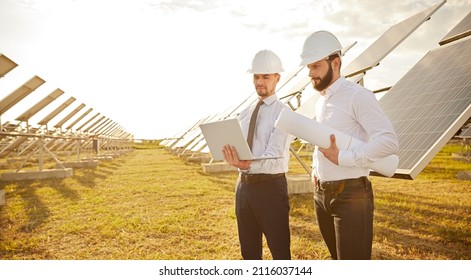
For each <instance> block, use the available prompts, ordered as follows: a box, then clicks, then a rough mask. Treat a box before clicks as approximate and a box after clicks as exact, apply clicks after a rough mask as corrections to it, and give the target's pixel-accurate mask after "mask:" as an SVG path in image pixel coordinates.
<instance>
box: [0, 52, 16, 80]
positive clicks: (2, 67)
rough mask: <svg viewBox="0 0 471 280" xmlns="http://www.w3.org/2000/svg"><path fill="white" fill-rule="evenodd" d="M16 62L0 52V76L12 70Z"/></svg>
mask: <svg viewBox="0 0 471 280" xmlns="http://www.w3.org/2000/svg"><path fill="white" fill-rule="evenodd" d="M16 66H18V64H16V62H14V61H13V60H11V59H9V58H8V57H6V56H5V55H4V54H2V53H0V78H2V77H3V76H5V75H6V74H7V73H8V72H10V71H11V70H13V69H14V68H15V67H16Z"/></svg>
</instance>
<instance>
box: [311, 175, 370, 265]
mask: <svg viewBox="0 0 471 280" xmlns="http://www.w3.org/2000/svg"><path fill="white" fill-rule="evenodd" d="M314 204H315V210H316V215H317V223H318V225H319V230H320V232H321V235H322V238H323V239H324V241H325V243H326V244H327V247H328V248H329V252H330V254H331V257H332V259H339V260H367V259H371V247H372V244H373V210H374V196H373V190H372V187H371V182H370V181H369V180H368V179H367V178H366V177H361V178H358V179H348V180H342V181H331V182H326V183H322V182H318V184H317V187H316V188H315V190H314Z"/></svg>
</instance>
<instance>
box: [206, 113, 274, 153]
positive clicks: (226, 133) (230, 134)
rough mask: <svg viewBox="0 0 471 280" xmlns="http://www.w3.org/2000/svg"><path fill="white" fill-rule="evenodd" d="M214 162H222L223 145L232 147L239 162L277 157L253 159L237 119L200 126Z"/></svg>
mask: <svg viewBox="0 0 471 280" xmlns="http://www.w3.org/2000/svg"><path fill="white" fill-rule="evenodd" d="M200 129H201V131H202V132H203V135H204V138H205V140H206V143H207V144H208V147H209V150H210V151H211V155H212V156H213V159H214V160H224V153H223V152H222V150H223V147H224V145H231V146H234V147H235V148H236V150H237V155H238V156H239V159H241V160H262V159H273V158H279V157H254V156H253V155H252V152H251V151H250V148H249V145H248V144H247V140H246V139H245V137H244V134H243V133H242V128H241V127H240V123H239V121H238V120H237V119H227V120H221V121H215V122H210V123H204V124H201V125H200Z"/></svg>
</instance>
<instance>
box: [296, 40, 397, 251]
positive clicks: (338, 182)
mask: <svg viewBox="0 0 471 280" xmlns="http://www.w3.org/2000/svg"><path fill="white" fill-rule="evenodd" d="M341 51H342V46H341V44H340V42H339V41H338V40H337V38H336V37H335V36H334V35H333V34H332V33H330V32H327V31H318V32H315V33H313V34H311V35H309V36H308V37H307V39H306V40H305V42H304V46H303V50H302V54H301V64H300V66H307V68H308V69H309V77H310V78H311V82H312V85H313V87H314V88H315V89H316V90H317V91H318V92H319V93H320V95H321V96H320V98H319V100H318V101H317V103H316V108H315V109H316V119H317V121H318V122H320V123H323V124H325V125H327V126H330V127H332V128H334V129H337V130H339V131H342V132H344V133H346V134H348V135H350V136H352V137H354V138H357V139H360V140H363V141H364V142H365V144H364V145H360V146H358V147H355V148H352V149H348V150H339V149H338V147H337V145H336V142H335V135H331V137H330V147H329V148H327V149H323V148H319V147H316V149H315V151H314V155H313V164H312V167H313V172H312V173H313V174H312V182H313V186H314V205H315V211H316V218H317V224H318V226H319V230H320V233H321V235H322V238H323V239H324V241H325V243H326V245H327V247H328V249H329V252H330V254H331V258H332V259H371V248H372V243H373V210H374V196H373V190H372V186H371V182H370V181H369V180H368V178H367V176H368V175H369V173H370V170H369V168H368V167H367V166H368V164H369V163H371V162H373V161H376V160H378V159H381V158H383V157H386V156H389V155H392V154H397V152H398V150H399V145H398V141H397V136H396V133H395V132H394V129H393V126H392V124H391V121H390V120H389V119H388V117H387V116H386V115H385V114H384V112H383V110H382V109H381V108H380V106H379V103H378V102H377V100H376V98H375V96H374V94H373V93H372V92H371V91H369V90H367V89H365V88H364V87H362V86H360V85H358V84H355V83H352V82H350V81H347V80H346V79H345V78H344V77H342V76H341V75H340V68H341V65H342V60H341V58H340V56H341V55H342V53H341Z"/></svg>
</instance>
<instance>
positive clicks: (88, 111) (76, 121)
mask: <svg viewBox="0 0 471 280" xmlns="http://www.w3.org/2000/svg"><path fill="white" fill-rule="evenodd" d="M91 111H93V109H92V108H89V109H88V110H87V111H86V112H85V113H83V114H82V115H81V116H80V117H78V118H77V119H76V120H75V121H73V122H72V123H71V124H69V125H68V126H67V127H66V128H65V129H67V130H69V129H71V128H72V127H73V126H74V125H76V124H77V123H78V122H79V121H80V120H82V119H83V118H84V117H85V116H86V115H88V114H89V113H90V112H91Z"/></svg>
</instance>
